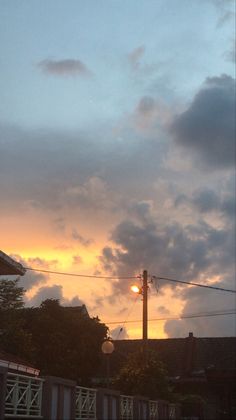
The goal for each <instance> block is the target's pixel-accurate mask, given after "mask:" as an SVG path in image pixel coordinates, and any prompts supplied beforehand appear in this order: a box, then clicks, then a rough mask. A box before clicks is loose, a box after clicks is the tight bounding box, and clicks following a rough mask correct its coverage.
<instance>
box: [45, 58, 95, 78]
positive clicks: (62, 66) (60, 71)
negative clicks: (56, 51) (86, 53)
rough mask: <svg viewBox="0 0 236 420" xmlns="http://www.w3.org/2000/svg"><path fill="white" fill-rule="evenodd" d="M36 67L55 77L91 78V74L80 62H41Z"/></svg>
mask: <svg viewBox="0 0 236 420" xmlns="http://www.w3.org/2000/svg"><path fill="white" fill-rule="evenodd" d="M38 66H39V67H40V68H41V69H42V70H43V71H44V72H45V73H48V74H51V75H55V76H74V75H75V76H76V75H81V76H91V72H90V71H89V69H88V68H87V67H86V65H85V64H84V63H82V61H80V60H73V59H66V60H49V59H48V60H42V61H40V62H39V63H38Z"/></svg>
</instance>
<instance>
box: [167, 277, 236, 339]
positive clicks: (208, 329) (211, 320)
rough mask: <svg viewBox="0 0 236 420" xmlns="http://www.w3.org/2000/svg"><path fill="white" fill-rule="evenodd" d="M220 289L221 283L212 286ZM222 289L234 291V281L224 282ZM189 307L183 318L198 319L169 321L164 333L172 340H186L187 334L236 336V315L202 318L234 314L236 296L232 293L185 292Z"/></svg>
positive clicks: (203, 290) (184, 295) (202, 290)
mask: <svg viewBox="0 0 236 420" xmlns="http://www.w3.org/2000/svg"><path fill="white" fill-rule="evenodd" d="M211 285H212V286H216V287H219V283H218V282H215V283H211ZM220 287H225V288H231V289H232V278H231V279H227V278H226V279H225V280H224V281H223V282H221V284H220ZM182 296H183V298H184V299H185V300H186V304H185V306H184V309H183V311H182V314H181V316H191V315H194V314H196V315H199V317H196V318H189V319H182V320H179V321H177V320H175V321H167V322H166V324H165V332H166V333H167V334H168V336H169V337H183V336H186V335H187V333H188V331H193V333H194V335H195V336H221V335H222V336H225V335H226V336H233V335H235V328H236V324H235V315H221V316H209V317H204V316H201V315H203V314H206V313H217V312H218V313H219V312H221V311H226V310H235V295H233V294H232V293H226V292H219V291H213V290H206V289H201V288H198V287H191V288H185V289H184V290H183V293H182Z"/></svg>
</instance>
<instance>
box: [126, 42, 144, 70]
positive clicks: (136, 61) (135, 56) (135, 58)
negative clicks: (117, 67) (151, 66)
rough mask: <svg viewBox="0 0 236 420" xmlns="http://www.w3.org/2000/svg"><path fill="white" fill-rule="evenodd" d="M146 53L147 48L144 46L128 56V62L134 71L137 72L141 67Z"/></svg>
mask: <svg viewBox="0 0 236 420" xmlns="http://www.w3.org/2000/svg"><path fill="white" fill-rule="evenodd" d="M144 53H145V47H144V46H143V45H141V46H139V47H137V48H135V49H134V50H133V51H131V52H130V53H129V54H128V60H129V62H130V64H131V66H132V68H133V69H134V70H137V69H138V67H139V65H140V59H141V58H142V57H143V55H144Z"/></svg>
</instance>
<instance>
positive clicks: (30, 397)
mask: <svg viewBox="0 0 236 420" xmlns="http://www.w3.org/2000/svg"><path fill="white" fill-rule="evenodd" d="M42 387H43V379H39V378H35V377H30V376H24V375H16V374H13V373H8V374H7V381H6V397H5V417H14V418H22V417H26V418H27V417H28V418H30V417H34V418H42Z"/></svg>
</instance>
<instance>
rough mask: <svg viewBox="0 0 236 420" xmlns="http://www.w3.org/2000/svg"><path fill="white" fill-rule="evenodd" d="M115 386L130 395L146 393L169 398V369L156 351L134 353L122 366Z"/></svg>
mask: <svg viewBox="0 0 236 420" xmlns="http://www.w3.org/2000/svg"><path fill="white" fill-rule="evenodd" d="M114 386H115V387H116V388H117V389H120V390H121V391H122V392H123V393H125V394H128V395H144V396H147V397H149V398H152V399H156V398H169V396H170V389H169V386H168V380H167V371H166V369H165V367H164V364H163V363H162V362H161V361H160V360H159V359H158V357H157V355H156V353H155V352H153V351H151V350H149V351H147V353H146V354H144V352H143V351H142V350H140V351H138V352H136V353H132V354H130V355H129V356H128V358H127V361H126V362H125V364H124V366H123V367H122V368H121V370H120V373H119V375H118V376H117V378H116V379H115V381H114Z"/></svg>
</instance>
